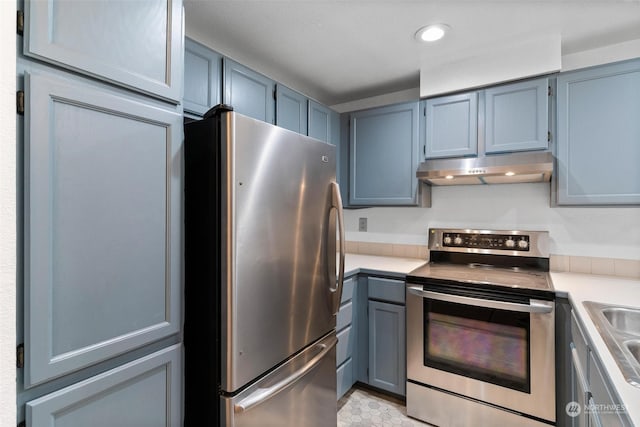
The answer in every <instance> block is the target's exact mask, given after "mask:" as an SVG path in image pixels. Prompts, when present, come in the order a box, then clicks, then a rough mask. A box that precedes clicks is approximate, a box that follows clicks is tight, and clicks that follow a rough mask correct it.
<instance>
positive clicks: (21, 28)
mask: <svg viewBox="0 0 640 427" xmlns="http://www.w3.org/2000/svg"><path fill="white" fill-rule="evenodd" d="M16 25H17V27H18V34H19V35H22V34H23V33H24V12H23V11H21V10H19V11H18V15H17V20H16Z"/></svg>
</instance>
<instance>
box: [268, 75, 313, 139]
mask: <svg viewBox="0 0 640 427" xmlns="http://www.w3.org/2000/svg"><path fill="white" fill-rule="evenodd" d="M307 103H308V100H307V97H306V96H304V95H302V94H301V93H298V92H296V91H294V90H291V89H289V88H288V87H286V86H283V85H281V84H278V85H277V86H276V125H278V126H280V127H283V128H285V129H289V130H292V131H294V132H298V133H300V134H302V135H306V134H307Z"/></svg>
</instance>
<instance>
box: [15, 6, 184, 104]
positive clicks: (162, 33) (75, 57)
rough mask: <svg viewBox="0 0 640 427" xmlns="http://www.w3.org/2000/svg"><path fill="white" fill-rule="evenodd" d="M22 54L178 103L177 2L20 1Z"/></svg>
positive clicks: (179, 33)
mask: <svg viewBox="0 0 640 427" xmlns="http://www.w3.org/2000/svg"><path fill="white" fill-rule="evenodd" d="M24 35H25V37H24V54H25V55H27V56H31V57H34V58H38V59H41V60H43V61H46V62H50V63H53V64H56V65H59V66H61V67H64V68H68V69H72V70H74V71H78V72H80V73H84V74H88V75H91V76H95V77H98V78H102V79H104V80H106V81H109V82H111V83H115V84H118V85H122V86H125V87H128V88H129V89H133V90H136V91H140V92H144V93H147V94H150V95H156V96H158V97H160V98H163V99H166V100H169V101H173V102H175V103H179V102H180V100H181V99H182V69H183V56H182V53H183V41H182V40H183V37H182V1H181V0H162V1H152V2H149V1H135V2H128V1H127V2H125V1H109V0H95V1H68V0H51V1H37V0H34V1H29V0H27V1H25V31H24Z"/></svg>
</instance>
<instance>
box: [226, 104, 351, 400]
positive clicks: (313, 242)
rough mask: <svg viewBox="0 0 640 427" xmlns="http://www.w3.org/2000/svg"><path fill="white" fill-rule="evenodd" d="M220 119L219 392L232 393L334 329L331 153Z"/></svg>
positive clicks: (260, 126)
mask: <svg viewBox="0 0 640 427" xmlns="http://www.w3.org/2000/svg"><path fill="white" fill-rule="evenodd" d="M221 121H222V123H221V143H222V144H223V146H222V158H223V167H222V174H223V177H222V180H223V182H222V204H221V205H222V209H223V212H222V215H221V217H222V223H223V224H222V230H223V231H222V242H221V245H222V266H223V274H222V289H221V299H222V313H221V315H222V328H221V335H222V336H221V344H222V371H221V388H222V390H223V391H226V392H234V391H236V390H238V389H239V388H241V387H242V386H244V385H245V384H248V383H249V382H251V381H253V380H254V379H256V378H258V377H259V376H261V375H263V374H264V373H265V372H267V371H268V370H270V369H272V368H273V367H274V366H276V365H278V364H280V363H281V362H282V361H284V360H285V359H287V358H288V357H290V355H292V354H294V353H296V352H297V351H299V350H301V349H303V348H304V347H306V346H307V345H309V344H310V343H311V342H313V341H315V340H317V339H318V338H320V337H322V336H323V335H325V334H327V333H328V332H329V331H331V330H332V329H334V328H335V322H336V318H335V313H336V311H337V309H338V307H337V305H336V303H335V301H336V296H337V301H339V294H340V292H341V286H340V285H339V284H338V285H336V272H335V257H336V218H337V217H338V215H337V209H336V207H335V205H336V201H335V199H336V196H335V188H336V185H335V169H336V160H335V152H336V150H335V147H334V146H332V145H330V144H327V143H324V142H321V141H318V140H316V139H313V138H308V137H306V136H303V135H299V134H297V133H294V132H291V131H288V130H285V129H282V128H279V127H276V126H273V125H270V124H267V123H264V122H261V121H258V120H254V119H251V118H248V117H245V116H242V115H239V114H237V113H224V114H222V115H221ZM331 269H333V271H330V270H331Z"/></svg>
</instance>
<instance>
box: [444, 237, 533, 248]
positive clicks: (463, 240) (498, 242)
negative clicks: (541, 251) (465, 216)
mask: <svg viewBox="0 0 640 427" xmlns="http://www.w3.org/2000/svg"><path fill="white" fill-rule="evenodd" d="M442 246H444V247H452V248H470V249H497V250H506V251H529V248H530V239H529V236H528V235H511V234H474V233H442Z"/></svg>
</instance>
